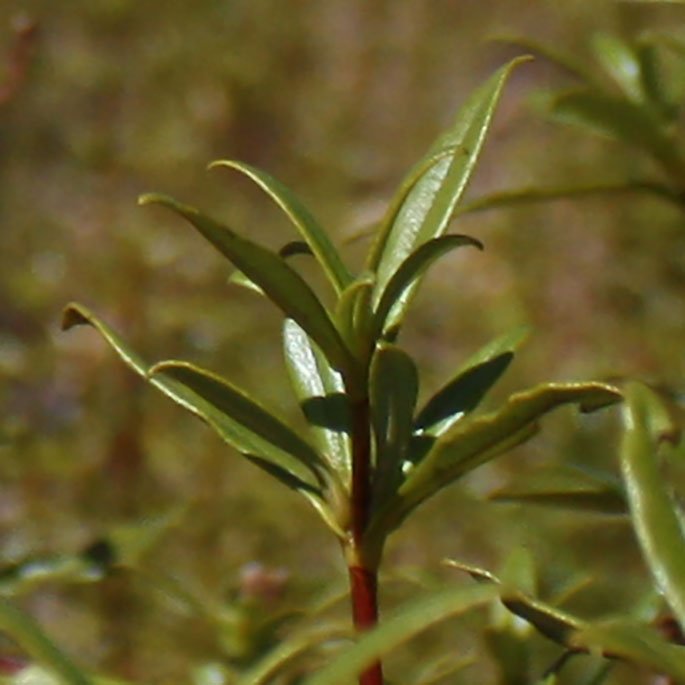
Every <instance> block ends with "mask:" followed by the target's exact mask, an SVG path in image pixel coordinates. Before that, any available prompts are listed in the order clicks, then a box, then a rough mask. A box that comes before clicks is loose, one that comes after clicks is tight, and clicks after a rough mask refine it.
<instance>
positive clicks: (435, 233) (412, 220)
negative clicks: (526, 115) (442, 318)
mask: <svg viewBox="0 0 685 685" xmlns="http://www.w3.org/2000/svg"><path fill="white" fill-rule="evenodd" d="M525 59H526V58H518V59H515V60H513V61H512V62H510V63H509V64H507V65H506V66H504V67H502V68H501V69H500V70H499V71H497V72H496V73H495V74H494V75H493V76H492V77H491V78H490V79H489V80H488V81H487V82H486V83H485V84H483V85H482V86H481V87H480V88H479V89H478V90H476V91H475V92H474V93H473V95H472V96H471V97H470V98H469V99H468V101H467V102H466V103H465V105H464V106H463V107H462V108H461V110H460V111H459V113H458V114H457V118H456V120H455V122H454V123H453V125H452V126H451V128H450V129H449V130H448V131H447V132H446V133H444V134H443V135H442V136H440V138H439V139H438V140H437V141H436V142H435V144H434V145H433V146H432V147H431V149H430V150H429V151H428V153H427V154H426V156H425V157H424V158H423V159H422V160H421V161H420V162H419V163H418V165H417V168H425V166H426V160H433V159H434V158H435V157H436V155H440V154H441V153H442V152H443V151H444V150H446V149H454V152H453V153H452V154H450V155H448V156H447V157H445V158H444V159H440V160H439V161H438V162H437V163H435V164H433V163H432V162H431V164H429V165H428V168H427V170H426V171H425V173H424V174H423V176H421V178H420V180H418V181H417V182H416V183H415V184H414V185H413V186H412V187H411V190H410V191H409V192H408V194H407V195H406V197H405V198H404V200H403V202H402V205H401V208H400V209H399V211H397V212H396V214H395V213H394V207H395V203H392V202H391V205H390V207H391V208H392V209H393V212H391V213H390V214H389V215H387V216H386V219H385V220H384V222H383V224H382V225H381V228H380V230H379V234H378V239H377V241H376V243H375V245H374V248H373V250H372V251H371V253H370V255H369V262H368V266H369V268H370V269H371V270H372V271H374V272H376V273H377V284H376V296H377V298H380V295H381V293H382V292H383V291H384V290H385V288H386V286H387V284H388V282H389V281H390V279H391V278H392V277H393V275H394V273H395V272H396V271H397V269H398V267H399V265H400V264H401V263H402V262H403V261H404V260H405V259H406V258H407V257H408V256H409V255H410V254H411V253H412V252H413V251H414V250H415V249H416V248H417V247H418V246H419V245H421V244H423V243H425V242H427V241H428V240H431V239H432V238H437V237H439V236H440V235H442V234H443V233H444V232H445V230H446V228H447V226H448V224H449V222H450V220H451V218H452V215H453V213H454V209H455V207H456V205H457V203H458V201H459V199H460V198H461V196H462V193H463V192H464V189H465V188H466V185H467V183H468V181H469V179H470V177H471V174H472V172H473V170H474V168H475V165H476V162H477V160H478V156H479V154H480V152H481V149H482V147H483V143H484V140H485V136H486V133H487V130H488V128H489V126H490V122H491V120H492V116H493V113H494V110H495V107H496V104H497V101H498V99H499V96H500V93H501V91H502V88H503V86H504V83H505V81H506V80H507V78H508V76H509V74H510V73H511V71H512V70H513V69H514V68H515V67H516V66H517V65H518V64H520V63H521V62H523V61H525ZM414 175H415V169H414V170H412V172H410V174H409V176H410V178H411V177H413V176H414ZM399 192H400V194H401V195H402V194H404V193H406V185H405V184H403V185H402V186H401V188H400V191H399ZM415 283H416V282H415ZM412 290H413V288H409V289H408V290H405V292H404V294H403V298H402V300H403V304H402V305H398V307H397V309H396V311H395V313H394V315H395V317H397V319H399V318H401V314H402V308H403V307H406V304H407V303H408V300H409V298H410V296H411V291H412Z"/></svg>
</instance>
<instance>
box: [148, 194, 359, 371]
mask: <svg viewBox="0 0 685 685" xmlns="http://www.w3.org/2000/svg"><path fill="white" fill-rule="evenodd" d="M140 203H141V204H161V205H163V206H165V207H168V208H169V209H171V210H172V211H174V212H176V213H177V214H180V215H181V216H182V217H184V218H185V219H186V220H187V221H189V222H190V223H191V224H192V225H193V226H194V227H195V228H197V230H198V231H199V232H200V233H201V234H202V235H203V236H204V237H205V238H206V239H207V240H208V241H209V242H210V243H212V245H214V247H216V249H217V250H218V251H219V252H221V253H222V254H223V255H224V256H226V257H227V258H228V259H229V260H230V261H231V262H233V264H234V265H235V267H236V268H238V269H239V270H240V271H242V272H243V273H244V274H245V275H246V276H247V277H248V278H249V279H250V280H251V281H253V282H254V283H255V284H256V285H258V286H259V287H260V288H261V289H262V290H263V291H264V293H265V294H266V296H267V297H268V298H269V299H270V300H272V301H273V302H274V304H276V305H277V306H278V307H279V308H280V309H281V310H282V311H283V313H284V314H285V315H286V316H288V317H290V318H291V319H294V320H295V321H297V323H298V324H299V325H300V326H302V328H303V329H304V330H305V331H307V334H308V335H309V336H310V337H311V338H312V340H314V341H315V342H316V343H317V344H318V345H319V347H321V350H322V351H323V352H324V354H325V355H326V356H327V357H328V359H329V360H330V362H331V364H332V365H333V366H334V367H335V368H337V369H340V370H345V371H350V372H352V371H353V370H354V368H355V362H354V359H353V358H352V356H351V354H350V352H349V350H348V349H347V347H346V346H345V343H344V342H343V340H342V338H341V337H340V334H339V333H338V331H337V329H336V328H335V325H334V324H333V322H332V321H331V319H330V317H329V315H328V312H327V311H326V309H325V308H324V306H323V305H322V304H321V302H320V301H319V299H318V298H317V297H316V295H315V294H314V292H313V291H312V289H311V288H310V287H309V285H307V283H306V282H305V281H304V279H303V278H302V277H301V276H300V275H299V274H298V273H297V271H295V270H294V269H292V268H291V267H290V266H289V265H288V264H287V263H286V262H285V260H284V259H283V258H282V257H280V256H279V255H277V254H275V253H273V252H271V251H270V250H267V249H266V248H264V247H262V246H261V245H258V244H257V243H253V242H252V241H250V240H247V239H245V238H241V237H240V236H238V235H236V234H235V233H233V231H231V230H230V229H229V228H227V227H226V226H223V225H221V224H219V223H217V222H216V221H214V219H211V218H210V217H208V216H205V215H204V214H201V213H200V212H199V211H198V210H197V209H195V208H194V207H189V206H187V205H182V204H179V203H177V202H176V201H175V200H173V199H171V198H169V197H166V196H163V195H144V196H143V197H141V199H140Z"/></svg>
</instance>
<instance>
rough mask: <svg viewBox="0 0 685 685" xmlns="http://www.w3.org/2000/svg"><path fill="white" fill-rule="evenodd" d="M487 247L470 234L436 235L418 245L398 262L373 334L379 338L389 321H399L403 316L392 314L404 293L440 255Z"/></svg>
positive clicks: (377, 313)
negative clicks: (470, 248)
mask: <svg viewBox="0 0 685 685" xmlns="http://www.w3.org/2000/svg"><path fill="white" fill-rule="evenodd" d="M467 245H469V246H471V247H477V248H478V249H480V250H482V249H483V244H482V243H481V242H480V241H478V240H476V239H475V238H471V237H469V236H467V235H446V236H440V237H438V238H433V239H431V240H429V241H427V242H425V243H423V244H422V245H420V246H419V247H417V248H416V250H414V251H413V252H412V253H411V254H410V255H409V256H408V257H407V258H406V259H405V260H404V261H403V262H401V263H400V264H399V265H397V270H396V271H395V273H394V274H393V275H392V277H391V278H390V280H389V281H388V283H387V285H386V286H385V290H383V293H382V294H381V296H380V299H379V300H378V305H377V307H376V311H375V313H374V324H373V336H374V338H377V337H379V336H380V335H381V333H382V332H383V330H384V329H385V328H386V323H387V322H388V320H389V321H390V322H391V325H392V324H393V323H395V324H396V323H397V321H398V318H399V317H394V316H393V315H392V310H393V308H394V307H395V304H397V303H398V302H401V299H402V295H403V293H404V292H405V291H406V290H407V289H408V288H410V287H412V285H413V283H415V282H416V281H417V280H418V279H419V278H420V277H421V276H422V275H423V274H424V273H425V271H426V270H427V269H428V268H429V267H430V265H431V264H432V263H433V262H434V261H435V260H436V259H438V258H439V257H441V256H442V255H444V254H446V253H447V252H450V251H451V250H454V249H455V248H457V247H464V246H467Z"/></svg>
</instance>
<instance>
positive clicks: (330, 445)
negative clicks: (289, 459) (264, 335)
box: [283, 319, 352, 484]
mask: <svg viewBox="0 0 685 685" xmlns="http://www.w3.org/2000/svg"><path fill="white" fill-rule="evenodd" d="M283 348H284V352H285V359H286V364H287V366H288V371H289V373H290V378H291V381H292V385H293V388H294V389H295V394H296V395H297V398H298V400H299V402H300V407H301V408H302V412H303V413H304V415H305V417H306V419H307V421H308V423H309V427H310V429H311V431H312V434H313V436H314V439H315V440H316V444H317V447H318V449H319V452H320V454H321V455H322V456H323V458H324V459H325V460H326V461H327V462H328V463H329V464H330V466H331V467H332V468H333V469H334V470H335V471H336V472H337V473H338V475H339V476H340V479H341V481H342V482H343V483H346V484H349V479H350V472H351V468H352V466H351V459H352V458H351V453H350V441H349V431H350V427H349V426H350V419H349V407H348V403H347V398H346V396H345V394H344V393H345V388H344V384H343V380H342V377H341V376H340V374H339V373H338V372H337V371H335V370H334V369H332V368H331V366H330V365H329V364H328V362H327V361H326V358H325V357H324V356H323V355H322V354H321V352H320V351H319V350H318V349H317V348H316V346H315V345H314V343H312V342H311V340H310V339H309V337H308V336H307V334H306V333H305V332H304V331H303V330H302V328H300V326H299V325H298V324H297V323H295V321H293V320H292V319H286V320H285V323H284V324H283Z"/></svg>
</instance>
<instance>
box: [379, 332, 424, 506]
mask: <svg viewBox="0 0 685 685" xmlns="http://www.w3.org/2000/svg"><path fill="white" fill-rule="evenodd" d="M418 392H419V378H418V372H417V370H416V366H415V364H414V362H413V361H412V359H411V357H410V356H409V355H408V354H407V353H406V352H404V351H403V350H401V349H400V348H399V347H397V346H396V345H392V344H390V343H381V344H380V345H379V347H378V349H377V350H376V353H375V354H374V357H373V361H372V363H371V370H370V377H369V399H370V402H371V422H372V425H373V432H374V436H375V440H376V482H375V484H374V485H375V489H376V496H377V497H378V498H380V499H383V498H384V497H385V496H386V494H387V491H388V490H390V489H394V486H396V484H397V483H398V482H399V479H400V478H401V474H402V465H403V463H404V460H405V459H406V457H407V449H408V447H409V440H410V438H411V434H412V420H413V416H414V409H415V407H416V398H417V395H418Z"/></svg>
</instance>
